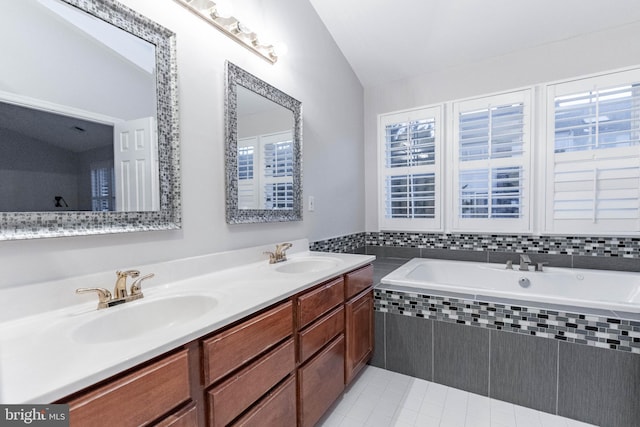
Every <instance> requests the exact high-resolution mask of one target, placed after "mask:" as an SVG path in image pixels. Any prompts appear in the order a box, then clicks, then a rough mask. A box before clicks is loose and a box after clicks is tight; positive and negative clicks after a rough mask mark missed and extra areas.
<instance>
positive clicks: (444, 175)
mask: <svg viewBox="0 0 640 427" xmlns="http://www.w3.org/2000/svg"><path fill="white" fill-rule="evenodd" d="M633 73H640V66H633V67H626V68H621V69H615V70H605V71H602V72H598V73H592V74H588V75H582V76H575V77H572V78H569V79H563V80H556V81H551V82H543V83H540V84H536V85H534V86H529V87H524V88H517V89H513V90H509V91H504V92H498V93H493V94H487V95H483V96H481V97H471V98H463V99H458V100H451V101H447V102H445V103H442V104H438V105H437V106H439V107H440V108H441V112H442V116H441V118H444V117H445V116H446V119H447V120H446V121H445V120H442V125H441V132H440V133H439V137H440V138H441V139H440V156H439V160H441V161H442V163H441V167H440V173H439V176H440V179H439V180H436V184H437V189H438V190H437V191H438V194H439V198H438V200H439V201H440V203H439V204H438V205H437V209H438V213H439V215H440V223H439V226H438V227H433V228H430V227H425V226H424V225H423V224H419V223H420V221H421V220H406V221H395V224H387V223H386V222H385V221H384V208H385V207H384V202H385V199H384V197H385V195H384V191H385V189H384V176H385V175H384V169H383V165H384V161H385V157H384V151H383V150H384V145H383V144H384V141H383V139H384V126H382V124H381V118H382V117H385V116H389V115H392V114H399V113H403V114H405V115H406V116H408V115H409V114H411V113H412V112H414V111H417V110H420V109H422V108H430V107H433V106H434V105H432V106H427V107H416V108H411V109H408V110H404V111H398V112H392V113H385V114H379V115H378V143H377V150H376V153H377V160H378V229H379V230H380V231H385V230H389V231H417V232H420V231H433V232H446V233H450V232H471V233H487V232H489V233H492V234H503V233H504V234H514V233H517V234H519V235H542V234H544V235H565V236H566V235H576V236H621V237H624V236H631V237H635V236H640V218H638V221H637V222H638V227H637V229H636V230H628V229H624V228H608V229H594V228H593V227H590V226H579V227H572V228H569V227H560V228H558V229H554V228H553V227H550V226H549V221H548V218H547V211H548V207H549V203H552V202H553V199H551V198H550V197H549V194H551V193H550V191H549V185H553V183H552V182H550V180H549V174H550V173H551V172H552V171H551V169H553V163H549V157H550V156H552V155H553V152H554V151H555V150H554V148H551V149H549V146H551V147H553V146H554V143H555V135H554V131H555V129H554V126H555V125H554V123H555V120H554V117H553V116H554V109H553V104H554V96H553V95H550V94H549V89H548V88H549V87H550V86H554V85H561V84H569V83H571V84H575V85H576V87H577V88H578V90H580V89H583V88H584V86H582V87H581V86H580V85H583V84H584V82H583V81H584V80H587V79H607V78H611V77H612V76H614V75H618V76H622V75H625V74H626V75H627V76H628V75H633ZM622 80H623V81H620V83H631V82H633V81H640V80H638V79H633V78H632V79H626V81H625V79H622ZM614 84H615V83H614ZM566 87H570V86H569V85H567V86H566ZM523 90H528V91H529V97H530V102H529V105H530V108H529V115H530V118H529V127H530V128H529V138H530V139H529V141H530V144H529V160H528V163H527V164H528V165H529V175H528V185H527V189H528V190H527V191H528V202H527V213H528V225H527V227H523V228H521V229H518V227H516V226H514V228H513V229H508V228H507V227H506V226H505V225H506V223H505V222H504V221H505V219H495V220H492V221H496V222H499V223H500V224H498V226H497V227H486V226H482V225H478V226H477V227H469V228H459V227H458V228H456V227H455V226H454V220H453V218H454V215H456V216H457V210H456V209H454V198H457V194H456V190H455V189H456V186H455V185H454V176H455V174H454V172H453V171H452V168H451V165H452V164H453V163H452V162H453V159H454V153H453V151H454V150H453V147H454V144H453V142H452V141H453V137H452V133H453V130H454V129H455V127H454V126H453V118H454V112H453V105H454V104H455V103H456V102H462V101H468V100H473V99H478V98H486V97H490V96H497V95H502V94H507V93H513V92H519V91H523ZM381 139H382V142H381ZM638 186H639V191H640V182H639V183H638ZM511 230H513V231H511Z"/></svg>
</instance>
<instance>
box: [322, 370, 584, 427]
mask: <svg viewBox="0 0 640 427" xmlns="http://www.w3.org/2000/svg"><path fill="white" fill-rule="evenodd" d="M318 427H592V426H590V425H589V424H585V423H582V422H579V421H575V420H572V419H569V418H563V417H560V416H556V415H553V414H549V413H545V412H540V411H536V410H534V409H530V408H527V407H523V406H518V405H514V404H512V403H508V402H503V401H501V400H496V399H490V398H488V397H486V396H481V395H478V394H474V393H470V392H467V391H463V390H458V389H455V388H452V387H448V386H445V385H442V384H438V383H432V382H428V381H424V380H421V379H416V378H412V377H409V376H407V375H403V374H399V373H396V372H391V371H387V370H384V369H381V368H377V367H373V366H367V367H366V368H365V369H364V370H363V372H362V373H361V374H360V375H359V376H358V377H357V378H356V380H355V382H354V383H352V384H351V385H350V386H349V387H348V388H347V390H346V392H345V394H344V395H343V396H342V397H341V398H340V399H338V400H337V401H336V403H335V404H334V405H333V406H332V408H331V409H330V410H329V413H327V414H326V415H325V416H324V417H323V418H322V420H320V422H319V423H318Z"/></svg>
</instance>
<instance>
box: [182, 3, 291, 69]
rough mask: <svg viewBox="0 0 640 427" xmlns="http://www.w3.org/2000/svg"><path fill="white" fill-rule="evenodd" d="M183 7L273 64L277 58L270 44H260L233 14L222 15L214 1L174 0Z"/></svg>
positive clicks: (255, 36) (254, 35)
mask: <svg viewBox="0 0 640 427" xmlns="http://www.w3.org/2000/svg"><path fill="white" fill-rule="evenodd" d="M176 1H177V2H178V3H180V4H182V5H183V6H184V7H186V8H187V9H189V10H190V11H192V12H194V13H195V14H196V15H198V16H199V17H201V18H202V19H204V20H205V21H207V22H208V23H210V24H211V25H213V26H214V27H216V28H217V29H218V30H220V31H222V32H223V33H224V34H226V35H227V36H228V37H230V38H231V39H233V40H235V41H236V42H238V43H240V44H241V45H243V46H244V47H246V48H247V49H249V50H251V51H252V52H254V53H256V54H258V55H260V56H261V57H263V58H264V59H266V60H267V61H269V62H271V63H272V64H274V63H275V62H276V61H277V60H278V56H277V55H276V51H275V47H274V46H273V45H272V44H268V45H267V44H262V43H261V42H260V40H259V38H258V35H257V34H256V33H255V32H253V31H251V30H250V29H249V28H248V27H247V26H246V25H245V24H244V23H242V22H240V21H239V20H238V19H237V18H235V17H233V16H223V15H222V14H221V13H220V12H219V10H218V7H217V5H216V3H215V2H213V1H209V0H176Z"/></svg>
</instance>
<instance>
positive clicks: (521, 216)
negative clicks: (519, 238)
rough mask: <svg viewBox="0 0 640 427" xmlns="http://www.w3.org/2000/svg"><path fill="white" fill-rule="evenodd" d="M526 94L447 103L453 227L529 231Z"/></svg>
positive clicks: (498, 230) (528, 104) (525, 91)
mask: <svg viewBox="0 0 640 427" xmlns="http://www.w3.org/2000/svg"><path fill="white" fill-rule="evenodd" d="M530 109H531V91H530V90H523V91H518V92H512V93H507V94H501V95H495V96H488V97H483V98H477V99H473V100H466V101H460V102H455V103H454V104H453V125H452V129H453V141H452V144H453V159H452V162H451V164H452V169H453V180H452V181H453V188H454V191H455V193H454V196H453V198H454V199H453V205H454V212H455V215H454V216H453V224H452V225H453V228H454V229H456V230H474V231H493V232H501V231H504V232H527V231H530V221H529V217H530V214H529V209H530V206H529V204H530V203H529V198H530V196H529V195H530V193H531V191H530V188H529V187H530V179H529V176H530V171H531V160H530V159H531V155H530V152H531V148H530V146H531V135H530V134H531V125H530V113H529V111H530Z"/></svg>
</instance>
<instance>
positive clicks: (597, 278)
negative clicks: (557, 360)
mask: <svg viewBox="0 0 640 427" xmlns="http://www.w3.org/2000/svg"><path fill="white" fill-rule="evenodd" d="M531 270H533V266H531ZM389 285H391V287H392V288H393V287H397V288H398V289H403V290H408V291H411V290H414V291H415V292H423V290H424V291H432V293H440V294H444V295H449V296H460V297H463V298H472V299H474V300H479V301H487V300H488V301H505V300H508V301H510V302H512V301H521V302H522V304H523V305H534V306H542V307H545V306H548V305H549V304H552V305H557V306H571V307H587V308H591V309H601V310H608V311H613V312H626V313H636V314H638V313H640V273H630V272H617V271H604V270H587V269H573V268H557V267H547V266H545V267H544V271H542V272H537V271H520V270H519V265H517V264H516V263H514V265H513V269H508V268H506V266H505V265H504V264H489V263H480V262H464V261H448V260H435V259H425V258H414V259H412V260H411V261H409V262H408V263H406V264H404V265H403V266H401V267H399V268H398V269H396V270H395V271H393V272H392V273H390V274H388V275H387V276H385V277H384V278H382V280H381V285H380V286H382V287H385V286H387V287H388V286H389Z"/></svg>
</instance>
